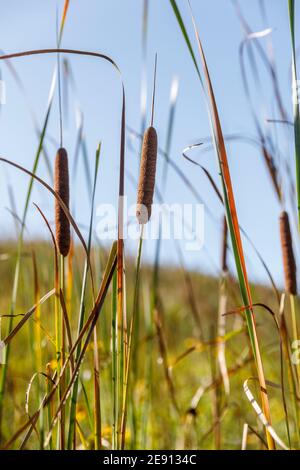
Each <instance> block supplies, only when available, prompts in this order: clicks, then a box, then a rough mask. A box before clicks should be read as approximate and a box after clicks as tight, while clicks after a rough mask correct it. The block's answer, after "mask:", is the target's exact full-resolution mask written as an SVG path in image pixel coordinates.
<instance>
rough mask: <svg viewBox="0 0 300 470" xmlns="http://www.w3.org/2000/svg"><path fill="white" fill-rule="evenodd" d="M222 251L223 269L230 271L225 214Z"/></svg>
mask: <svg viewBox="0 0 300 470" xmlns="http://www.w3.org/2000/svg"><path fill="white" fill-rule="evenodd" d="M222 229H223V230H222V253H221V264H222V271H223V272H224V273H225V272H227V271H228V266H227V233H228V230H227V221H226V217H225V215H224V217H223V227H222Z"/></svg>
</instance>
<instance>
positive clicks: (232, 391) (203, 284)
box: [0, 0, 300, 450]
mask: <svg viewBox="0 0 300 470" xmlns="http://www.w3.org/2000/svg"><path fill="white" fill-rule="evenodd" d="M183 3H184V6H185V7H186V8H188V12H189V18H190V21H191V25H192V27H193V29H192V32H193V37H192V38H191V36H190V33H189V32H188V31H190V30H191V29H190V25H189V28H187V27H186V25H185V22H184V20H183V18H182V16H181V7H182V4H180V9H179V2H176V1H175V0H170V1H169V4H170V15H173V16H172V17H173V19H175V20H176V26H177V28H178V33H179V34H180V35H181V37H182V41H183V42H184V43H185V44H186V55H187V59H188V60H191V62H192V64H193V66H194V70H195V75H196V76H197V79H198V82H199V83H198V84H199V90H197V92H198V91H200V92H201V93H202V94H203V96H204V102H205V105H206V107H207V119H208V121H209V123H210V125H211V131H212V134H211V138H210V139H209V142H206V143H208V144H209V145H210V146H211V147H212V148H213V151H214V153H215V156H216V161H217V172H218V173H219V180H216V179H215V177H214V175H211V173H210V172H209V171H208V170H207V168H206V167H205V166H203V165H202V163H201V159H200V158H198V159H197V158H196V157H194V154H193V151H195V150H197V151H199V150H200V151H201V146H202V144H204V142H199V143H197V144H193V145H190V146H189V147H187V148H186V149H185V150H183V151H182V156H183V157H184V158H185V159H186V160H188V165H187V166H186V168H187V170H186V172H183V171H182V169H181V167H180V165H178V164H177V161H176V160H174V159H172V158H171V156H170V145H171V140H172V134H173V126H174V112H175V107H176V97H173V101H171V102H170V112H169V122H168V127H167V135H168V137H169V139H168V142H167V146H166V148H163V146H162V144H161V142H160V141H159V132H157V131H156V123H155V109H156V107H157V106H158V105H159V103H158V102H157V96H156V89H157V87H158V86H159V82H158V80H157V67H159V60H158V61H157V57H155V60H154V63H153V80H152V82H151V100H149V103H148V113H147V115H149V116H150V119H149V122H147V121H146V119H145V120H144V121H143V122H142V124H141V129H138V130H134V129H132V128H130V126H129V125H128V123H127V121H126V86H125V85H124V83H123V81H122V71H121V70H120V69H119V67H118V65H117V64H116V63H115V62H114V60H113V58H111V57H110V56H108V55H106V54H105V53H102V52H95V51H83V50H79V49H66V48H63V47H62V46H61V43H62V38H63V33H64V27H65V23H66V21H67V20H68V10H69V8H71V5H70V4H71V2H69V1H67V0H66V1H65V3H64V8H63V10H62V12H60V15H61V17H60V18H59V27H58V37H57V47H55V48H51V49H37V50H31V51H23V52H22V51H18V52H15V53H10V54H7V55H2V56H0V62H1V61H2V62H1V63H3V64H4V63H5V64H6V65H9V68H10V71H11V72H12V73H11V79H12V80H16V79H17V78H16V77H17V74H16V71H17V60H18V58H20V57H23V59H24V60H30V59H32V56H36V57H35V60H39V57H41V56H43V55H45V54H47V55H53V56H55V57H56V58H57V68H56V73H55V79H56V82H55V83H56V88H54V89H53V90H54V91H55V92H57V93H58V97H59V105H60V106H59V116H58V120H59V121H60V136H59V145H58V148H57V151H56V153H55V155H53V156H50V157H49V155H48V154H47V153H46V142H47V130H48V120H49V115H50V112H51V108H52V105H53V96H54V91H53V92H52V94H50V100H49V102H48V109H47V113H46V117H45V120H44V122H42V123H40V125H39V129H40V130H39V133H38V139H39V141H38V146H37V149H33V155H34V159H33V161H32V163H31V164H30V166H25V165H24V166H23V165H20V164H18V163H16V162H14V161H12V160H10V159H7V158H6V157H5V156H3V155H1V157H0V165H1V167H3V168H4V167H9V168H10V171H14V172H18V173H21V174H23V175H26V177H27V178H28V188H27V192H26V194H24V199H23V200H24V207H23V212H22V213H21V214H17V213H16V210H15V204H14V197H15V195H14V191H13V188H9V191H10V201H11V207H10V208H9V214H8V215H7V217H12V218H13V220H14V223H15V228H16V240H17V241H14V239H13V238H12V239H2V240H1V245H0V274H1V280H2V281H1V296H0V314H1V339H2V343H1V353H2V356H3V357H2V358H1V359H2V364H1V365H0V447H1V449H3V450H8V449H14V450H17V449H35V450H42V449H47V450H54V449H59V450H66V449H68V450H79V449H81V450H90V449H96V450H101V449H113V450H116V449H214V450H220V449H234V450H238V449H251V450H265V449H269V450H281V449H285V450H288V449H299V446H300V432H299V420H300V404H299V400H300V389H299V388H300V357H299V344H298V338H299V334H298V331H299V308H300V306H299V301H298V300H299V299H298V296H297V293H298V290H297V273H296V265H297V256H296V255H295V253H296V252H297V250H295V246H297V244H298V243H299V238H298V237H299V227H298V225H299V223H300V170H299V168H300V109H299V101H298V98H297V97H296V96H294V99H293V104H294V109H293V110H292V109H290V110H286V109H285V104H284V103H283V100H282V97H281V94H280V87H279V84H278V77H277V75H276V69H275V67H274V64H273V61H272V56H271V57H270V55H269V53H268V51H269V49H268V48H264V47H263V45H262V43H261V42H260V39H261V38H267V37H268V36H269V34H270V30H269V29H267V26H266V29H265V30H263V31H260V32H256V33H255V32H252V31H251V30H250V27H249V26H248V24H247V21H246V19H245V18H244V17H241V18H240V21H241V23H242V25H243V27H244V30H245V36H246V39H245V44H244V47H246V46H247V47H248V48H249V51H248V52H249V58H250V66H251V67H250V72H249V71H248V70H247V72H246V71H245V69H242V80H244V82H245V84H246V86H245V90H246V95H247V90H248V88H247V81H248V79H250V77H249V76H248V75H249V74H252V76H254V77H257V75H258V74H259V70H258V68H257V56H258V57H259V58H260V60H261V61H262V63H263V64H264V67H265V68H266V69H267V72H268V74H269V80H270V87H271V90H272V93H273V95H274V103H275V105H274V106H275V109H276V116H278V119H277V118H276V125H280V126H288V128H289V131H291V130H292V132H291V133H290V134H289V135H290V136H292V137H293V142H292V143H293V146H294V149H295V156H294V157H293V158H290V159H289V160H286V161H285V162H284V163H285V166H284V165H283V164H282V162H279V161H278V155H277V154H276V152H274V148H275V147H276V142H273V141H272V136H270V135H266V134H265V127H264V126H263V123H262V119H263V118H262V117H261V116H259V115H257V114H256V112H255V110H253V109H252V111H253V117H254V121H255V124H256V129H257V137H256V145H257V146H258V147H259V149H260V152H261V157H262V162H263V164H264V165H265V170H266V172H267V174H268V176H269V183H270V187H269V188H268V189H269V190H270V191H273V192H274V194H275V197H276V199H277V201H278V203H279V206H280V211H279V213H278V225H277V226H276V227H272V228H270V230H277V231H278V233H280V239H281V249H282V256H281V257H280V258H279V259H278V264H279V263H280V264H282V265H283V270H284V289H282V288H280V286H277V285H276V282H275V280H274V277H273V275H272V272H271V271H270V269H269V268H268V266H267V263H266V262H265V260H264V254H263V253H260V252H259V250H258V249H257V248H256V245H255V242H254V241H253V240H251V238H249V235H248V234H247V232H246V231H245V230H244V228H243V227H242V226H241V225H240V222H239V217H238V216H239V214H238V211H237V208H236V199H235V192H234V184H233V183H232V179H231V171H230V164H229V159H228V155H227V141H226V136H224V134H223V131H222V123H221V120H220V117H219V111H218V103H217V100H216V98H215V94H214V87H213V82H214V80H213V77H211V76H210V71H209V67H208V64H207V58H206V55H205V50H204V49H203V45H202V42H201V40H202V37H201V35H200V33H199V30H198V18H195V17H194V16H193V11H192V9H191V6H190V3H189V2H188V1H187V2H183ZM296 3H297V2H295V1H293V0H288V1H287V2H286V12H287V17H288V18H289V26H290V31H289V33H290V40H291V50H290V53H291V55H292V65H291V72H292V73H291V85H293V87H294V89H297V83H298V81H297V66H296V62H297V48H296V34H295V24H296V21H295V8H296ZM144 8H145V9H146V8H148V2H147V1H145V2H144ZM200 26H201V25H200ZM144 28H147V25H144ZM200 31H201V29H200ZM75 56H81V59H87V58H88V59H89V60H101V61H103V62H105V63H107V64H109V65H110V66H111V67H112V69H113V70H114V71H115V72H116V75H117V76H118V78H119V79H120V87H121V90H122V96H121V98H122V99H121V103H120V113H119V116H118V119H117V120H116V126H118V130H119V154H118V155H117V158H118V159H119V167H118V168H119V169H118V174H116V177H115V181H116V188H117V190H118V196H119V197H118V198H117V201H116V207H117V208H118V223H117V238H116V240H114V241H113V242H112V243H111V246H108V244H107V243H106V244H102V243H101V242H99V240H98V239H97V237H96V236H95V224H94V222H95V205H96V204H97V203H98V202H99V201H97V198H96V192H97V187H98V185H99V184H101V171H99V168H101V158H102V154H101V142H99V145H98V146H97V148H96V149H95V152H94V156H93V158H87V156H86V154H85V152H84V148H85V147H84V139H85V136H84V135H83V134H82V133H80V132H79V134H78V149H80V150H79V151H78V152H79V153H81V152H82V156H83V161H84V167H85V175H86V177H84V184H85V185H86V186H87V190H88V192H89V194H90V213H89V214H88V215H89V225H88V227H84V230H83V227H81V226H80V224H79V223H78V221H77V217H76V215H77V214H76V211H75V209H74V208H73V207H72V206H71V204H70V193H72V181H73V177H72V178H70V173H71V171H70V165H71V164H70V155H69V154H68V149H65V148H64V145H63V130H64V129H63V118H62V116H63V113H64V110H63V98H62V93H63V90H64V89H65V87H63V86H62V84H64V81H71V80H72V76H71V74H70V70H71V65H70V63H69V62H68V61H71V60H72V57H75ZM62 57H63V59H62ZM158 57H159V51H158ZM151 64H152V62H151ZM62 69H63V70H64V72H66V70H67V71H69V75H68V73H64V74H62ZM247 74H248V75H247ZM19 83H20V82H19ZM64 85H65V84H64ZM247 98H248V99H249V105H250V108H251V97H250V96H247ZM144 117H145V116H144ZM274 124H275V123H274ZM129 137H130V138H131V139H132V138H134V139H135V142H136V145H137V147H138V148H139V151H138V156H139V158H140V172H139V176H138V179H135V178H133V177H131V175H130V174H128V173H127V160H126V154H127V152H128V148H127V146H128V138H129ZM182 148H184V143H183V146H182ZM273 152H274V153H273ZM195 155H196V154H195ZM158 157H159V158H158ZM43 158H44V159H45V160H46V161H47V162H48V166H49V172H50V173H51V174H52V175H53V184H52V183H49V182H47V181H45V180H44V179H43V178H41V177H40V176H39V162H40V160H41V159H43ZM158 165H162V166H163V168H164V172H163V173H162V174H163V179H162V181H161V180H160V179H158V178H157V177H156V173H157V167H158ZM195 167H197V170H199V171H201V173H202V174H203V176H204V177H205V178H206V179H207V180H208V182H209V184H210V186H211V188H212V191H213V194H214V197H215V198H216V199H217V200H218V201H219V203H220V205H221V206H222V207H223V212H224V215H223V217H222V218H221V220H219V221H218V232H219V245H220V246H219V247H218V249H219V250H220V253H221V256H220V261H219V266H218V269H217V272H218V275H217V276H210V275H208V274H202V273H199V272H197V271H195V270H191V269H188V267H187V266H186V265H185V253H184V251H183V250H182V248H181V246H180V245H179V244H176V241H175V246H176V250H177V255H178V259H179V260H180V263H179V265H178V266H175V265H174V266H168V265H165V264H164V263H162V262H161V250H162V248H161V239H160V238H158V239H157V240H156V244H155V257H154V259H153V261H152V262H148V261H145V260H144V258H143V249H144V245H145V244H146V243H147V240H144V239H143V231H144V230H145V226H146V225H147V224H149V223H150V221H151V220H150V219H151V211H152V205H153V202H154V201H158V202H160V203H162V202H168V201H166V200H165V199H164V177H166V172H168V171H169V168H172V171H175V173H176V177H177V180H178V185H184V186H185V187H187V188H188V190H189V192H190V196H191V201H192V202H194V203H199V202H201V201H202V198H203V197H204V199H205V195H203V194H201V196H200V192H199V188H198V187H195V186H193V185H192V183H191V182H190V180H189V171H193V170H194V169H195ZM75 171H76V168H75ZM128 180H130V181H129V183H130V184H133V185H134V186H135V189H136V195H137V196H136V201H137V208H136V224H137V226H138V227H139V230H140V236H139V240H137V242H136V258H135V259H134V258H133V257H132V255H128V253H127V252H126V243H124V240H123V237H122V234H123V229H124V208H123V196H126V185H127V183H128ZM234 183H235V184H237V183H236V181H235V182H234ZM34 186H39V187H40V188H41V189H42V190H43V191H44V194H45V198H47V199H49V201H51V204H52V205H53V217H52V218H51V220H48V218H47V217H46V215H45V213H44V212H43V209H42V208H41V207H39V205H37V204H36V203H35V201H34V200H32V190H33V187H34ZM210 197H211V196H210ZM32 203H34V204H35V209H36V218H37V219H38V220H39V223H40V225H41V227H43V230H46V232H47V234H48V239H47V240H45V239H43V238H42V237H41V238H40V239H39V238H34V239H32V240H30V239H28V237H26V230H27V216H28V208H29V206H30V205H31V204H32ZM207 204H208V206H209V201H207ZM249 204H251V200H250V199H249ZM245 240H246V241H247V244H248V245H247V246H249V245H250V246H251V255H250V256H251V261H252V264H254V265H255V264H257V265H259V266H260V267H261V268H262V269H263V270H264V272H265V274H266V277H267V279H268V285H267V286H266V285H265V286H263V285H258V284H256V283H251V282H250V281H249V278H248V270H247V263H248V259H249V254H248V253H247V254H246V253H245V251H244V242H245ZM229 259H230V260H231V263H229V262H228V260H229ZM232 267H233V268H232Z"/></svg>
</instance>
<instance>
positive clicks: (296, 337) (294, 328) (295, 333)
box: [290, 295, 300, 389]
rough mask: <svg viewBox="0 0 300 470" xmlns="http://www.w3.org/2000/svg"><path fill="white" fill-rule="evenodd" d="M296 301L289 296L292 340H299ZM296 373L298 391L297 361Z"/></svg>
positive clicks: (298, 370) (298, 373) (299, 381)
mask: <svg viewBox="0 0 300 470" xmlns="http://www.w3.org/2000/svg"><path fill="white" fill-rule="evenodd" d="M296 301H297V298H296V296H294V295H290V304H291V317H292V332H293V340H294V341H298V340H299V331H298V325H297V315H296V311H297V309H296ZM296 371H297V382H298V389H299V388H300V364H299V361H297V364H296Z"/></svg>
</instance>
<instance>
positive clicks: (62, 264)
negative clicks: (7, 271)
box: [59, 255, 66, 450]
mask: <svg viewBox="0 0 300 470" xmlns="http://www.w3.org/2000/svg"><path fill="white" fill-rule="evenodd" d="M60 291H61V292H62V294H63V296H64V295H65V259H64V257H63V255H61V256H60ZM59 315H60V319H59V321H60V332H59V337H60V364H61V365H62V364H64V363H65V358H66V357H65V343H66V328H65V322H64V314H63V311H62V306H61V305H60V309H59ZM65 387H66V377H65V374H63V376H62V378H61V381H60V386H59V396H60V399H61V397H62V396H63V394H64V391H65ZM65 415H66V413H65V407H62V410H61V413H60V448H61V450H64V449H65Z"/></svg>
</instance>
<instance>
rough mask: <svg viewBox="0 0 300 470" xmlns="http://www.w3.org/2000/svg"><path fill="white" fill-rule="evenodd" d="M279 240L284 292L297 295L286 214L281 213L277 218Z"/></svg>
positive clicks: (294, 264) (291, 245) (293, 259)
mask: <svg viewBox="0 0 300 470" xmlns="http://www.w3.org/2000/svg"><path fill="white" fill-rule="evenodd" d="M279 224H280V239H281V249H282V257H283V269H284V278H285V290H286V292H287V293H289V294H292V295H296V294H297V280H296V263H295V258H294V252H293V244H292V236H291V229H290V222H289V216H288V213H287V212H285V211H283V212H281V214H280V217H279Z"/></svg>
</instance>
